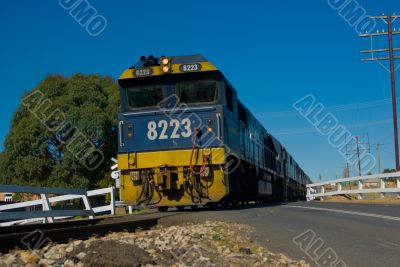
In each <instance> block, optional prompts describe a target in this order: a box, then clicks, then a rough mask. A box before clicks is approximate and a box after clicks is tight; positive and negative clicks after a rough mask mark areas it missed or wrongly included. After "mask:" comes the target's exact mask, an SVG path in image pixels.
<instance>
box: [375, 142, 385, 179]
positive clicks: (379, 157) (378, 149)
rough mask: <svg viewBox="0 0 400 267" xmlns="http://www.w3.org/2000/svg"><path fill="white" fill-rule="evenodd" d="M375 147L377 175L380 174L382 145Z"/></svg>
mask: <svg viewBox="0 0 400 267" xmlns="http://www.w3.org/2000/svg"><path fill="white" fill-rule="evenodd" d="M375 145H376V151H377V153H378V174H381V146H383V145H384V144H375Z"/></svg>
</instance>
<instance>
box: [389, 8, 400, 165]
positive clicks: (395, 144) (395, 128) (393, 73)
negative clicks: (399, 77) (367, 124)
mask: <svg viewBox="0 0 400 267" xmlns="http://www.w3.org/2000/svg"><path fill="white" fill-rule="evenodd" d="M387 20H388V29H389V32H388V33H389V34H388V37H389V57H390V74H391V80H392V108H393V128H394V149H395V154H396V170H397V171H400V164H399V140H398V132H397V104H396V79H395V69H394V51H393V30H392V16H390V15H389V16H388V17H387Z"/></svg>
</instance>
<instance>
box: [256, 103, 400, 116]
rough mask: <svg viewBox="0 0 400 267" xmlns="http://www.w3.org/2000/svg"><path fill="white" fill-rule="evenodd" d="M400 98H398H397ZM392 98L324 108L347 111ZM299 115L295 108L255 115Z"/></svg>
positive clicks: (376, 104) (374, 105)
mask: <svg viewBox="0 0 400 267" xmlns="http://www.w3.org/2000/svg"><path fill="white" fill-rule="evenodd" d="M398 100H400V99H398ZM391 101H392V100H391V98H385V99H382V100H373V101H367V102H361V103H355V104H344V105H335V106H330V107H325V109H326V110H328V111H330V112H337V111H349V110H355V109H361V108H371V107H378V106H383V105H386V104H388V103H390V102H391ZM297 115H299V113H298V111H296V110H285V111H277V112H267V113H259V114H258V116H257V117H259V118H275V117H287V116H297Z"/></svg>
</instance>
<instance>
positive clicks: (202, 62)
mask: <svg viewBox="0 0 400 267" xmlns="http://www.w3.org/2000/svg"><path fill="white" fill-rule="evenodd" d="M162 58H167V59H168V61H169V64H168V67H169V70H168V72H164V71H163V69H162V67H163V66H162V64H161V62H160V63H159V62H158V59H156V61H155V62H154V64H150V66H141V65H139V66H137V67H130V68H128V69H126V70H125V71H124V72H123V73H122V74H121V76H120V77H119V79H118V80H119V81H123V80H127V79H137V78H145V77H152V76H161V75H171V74H172V75H173V74H182V73H193V72H207V71H218V72H219V70H218V69H217V67H215V66H214V65H213V64H212V63H211V62H210V61H208V60H207V59H206V58H205V57H204V56H202V55H186V56H171V57H162ZM162 58H161V60H162Z"/></svg>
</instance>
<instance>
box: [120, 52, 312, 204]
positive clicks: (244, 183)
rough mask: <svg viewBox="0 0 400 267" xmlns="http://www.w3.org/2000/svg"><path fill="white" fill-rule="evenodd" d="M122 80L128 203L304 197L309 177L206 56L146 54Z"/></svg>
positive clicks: (123, 170)
mask: <svg viewBox="0 0 400 267" xmlns="http://www.w3.org/2000/svg"><path fill="white" fill-rule="evenodd" d="M118 83H119V86H120V93H121V109H122V112H121V113H119V114H118V168H119V170H120V186H121V188H120V193H121V198H122V200H123V201H124V202H126V203H130V204H147V205H156V206H158V208H159V210H160V211H166V210H167V209H168V207H171V206H176V207H177V208H178V209H183V208H184V207H185V206H192V207H196V206H198V205H216V204H237V203H246V202H251V201H267V200H285V199H290V200H291V199H304V198H305V194H306V187H305V186H306V184H307V183H308V182H309V181H310V179H309V177H308V176H307V175H306V174H305V173H304V171H303V170H302V169H301V168H300V166H299V165H298V164H297V163H296V161H295V160H294V159H293V157H292V156H291V155H290V154H289V153H288V151H287V150H286V149H285V147H284V146H283V145H282V144H281V143H280V142H279V141H278V140H277V139H276V138H274V137H273V136H272V135H271V134H270V133H268V132H267V130H266V129H265V128H264V127H263V126H262V125H261V123H260V122H258V120H257V119H256V118H255V117H254V116H253V115H252V114H251V112H250V111H249V110H248V109H247V108H246V107H245V106H244V105H243V103H241V102H240V101H239V100H238V98H237V93H236V90H235V89H234V88H233V86H232V85H231V84H230V83H229V81H228V80H227V79H226V78H225V76H224V75H223V74H222V73H221V71H219V70H218V69H217V68H216V67H215V66H214V65H213V64H212V63H211V62H209V61H207V60H206V59H205V58H204V57H203V56H201V55H192V56H176V57H161V58H155V57H153V56H149V57H141V58H140V61H139V62H138V63H137V64H136V65H135V66H133V67H131V68H129V69H127V70H125V71H124V72H123V73H122V75H121V76H120V78H119V80H118Z"/></svg>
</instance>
